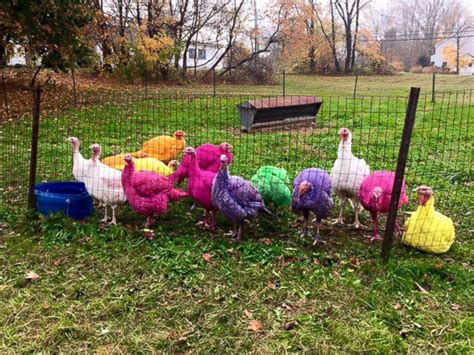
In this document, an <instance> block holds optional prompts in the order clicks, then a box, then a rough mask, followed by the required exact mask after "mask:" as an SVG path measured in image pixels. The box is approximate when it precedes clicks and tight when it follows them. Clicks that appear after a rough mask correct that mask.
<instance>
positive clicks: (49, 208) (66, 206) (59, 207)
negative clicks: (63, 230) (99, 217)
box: [35, 181, 93, 219]
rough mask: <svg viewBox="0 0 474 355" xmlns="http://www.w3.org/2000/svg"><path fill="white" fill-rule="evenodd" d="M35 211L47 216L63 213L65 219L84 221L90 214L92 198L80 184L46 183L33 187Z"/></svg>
mask: <svg viewBox="0 0 474 355" xmlns="http://www.w3.org/2000/svg"><path fill="white" fill-rule="evenodd" d="M35 197H36V207H37V210H38V211H39V212H40V213H42V214H44V215H48V214H50V213H57V212H63V213H64V214H65V215H66V216H67V217H71V218H74V219H84V218H86V217H89V216H90V215H91V214H92V211H93V206H92V197H91V196H90V195H89V194H88V193H87V190H86V186H85V185H84V183H82V182H75V181H63V182H47V183H44V184H37V185H35Z"/></svg>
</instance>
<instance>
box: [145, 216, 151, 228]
mask: <svg viewBox="0 0 474 355" xmlns="http://www.w3.org/2000/svg"><path fill="white" fill-rule="evenodd" d="M152 225H153V217H151V216H148V217H147V218H146V222H145V228H147V229H148V228H150V227H151V226H152Z"/></svg>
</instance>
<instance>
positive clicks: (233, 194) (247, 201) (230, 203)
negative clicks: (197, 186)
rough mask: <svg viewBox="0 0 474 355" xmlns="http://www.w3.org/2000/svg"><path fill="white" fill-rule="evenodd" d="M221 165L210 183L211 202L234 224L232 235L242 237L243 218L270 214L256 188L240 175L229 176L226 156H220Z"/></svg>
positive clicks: (238, 238) (237, 237)
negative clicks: (211, 183)
mask: <svg viewBox="0 0 474 355" xmlns="http://www.w3.org/2000/svg"><path fill="white" fill-rule="evenodd" d="M220 162H221V166H220V168H219V171H218V173H217V175H216V177H215V179H214V183H213V185H212V203H213V205H214V206H215V207H216V208H217V209H218V210H219V211H221V212H222V214H223V215H224V216H226V217H227V218H228V219H230V220H231V221H232V222H233V224H234V231H233V236H234V237H236V239H237V240H240V238H241V237H242V226H243V224H244V221H245V220H249V219H255V218H256V217H257V215H258V214H259V213H262V214H265V215H268V216H271V215H272V213H271V212H270V211H269V210H268V209H267V208H266V207H265V204H264V202H263V199H262V196H261V195H260V193H259V192H258V190H257V188H256V187H255V186H253V185H252V183H251V182H250V181H247V180H245V179H243V178H241V177H240V176H230V175H229V171H228V168H227V162H228V158H227V156H225V155H221V157H220Z"/></svg>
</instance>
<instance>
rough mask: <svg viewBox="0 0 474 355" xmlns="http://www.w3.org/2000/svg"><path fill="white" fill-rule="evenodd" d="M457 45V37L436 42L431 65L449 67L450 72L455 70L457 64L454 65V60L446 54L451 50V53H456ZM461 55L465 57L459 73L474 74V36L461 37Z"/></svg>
mask: <svg viewBox="0 0 474 355" xmlns="http://www.w3.org/2000/svg"><path fill="white" fill-rule="evenodd" d="M456 45H457V44H456V38H448V39H445V40H443V41H441V42H439V43H438V44H436V46H435V52H434V54H433V55H432V56H431V65H432V66H434V67H436V68H449V70H450V72H455V71H456V65H455V64H454V65H453V63H452V62H453V60H451V61H449V60H448V58H446V56H447V52H450V51H452V54H451V55H455V51H456ZM459 57H460V58H462V59H463V60H461V66H460V68H459V75H474V38H471V37H467V38H461V40H460V48H459ZM450 62H451V63H450ZM466 62H467V63H466ZM450 64H451V65H450Z"/></svg>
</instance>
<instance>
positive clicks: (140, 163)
mask: <svg viewBox="0 0 474 355" xmlns="http://www.w3.org/2000/svg"><path fill="white" fill-rule="evenodd" d="M132 159H133V162H134V164H135V171H150V172H153V173H157V174H160V175H163V176H170V175H171V174H173V173H174V172H175V170H176V169H177V168H178V165H179V163H178V161H176V160H170V162H169V163H168V164H165V163H163V162H162V161H159V160H158V159H155V158H141V159H137V158H132ZM124 167H125V164H120V165H114V166H113V168H115V169H118V170H123V168H124Z"/></svg>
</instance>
